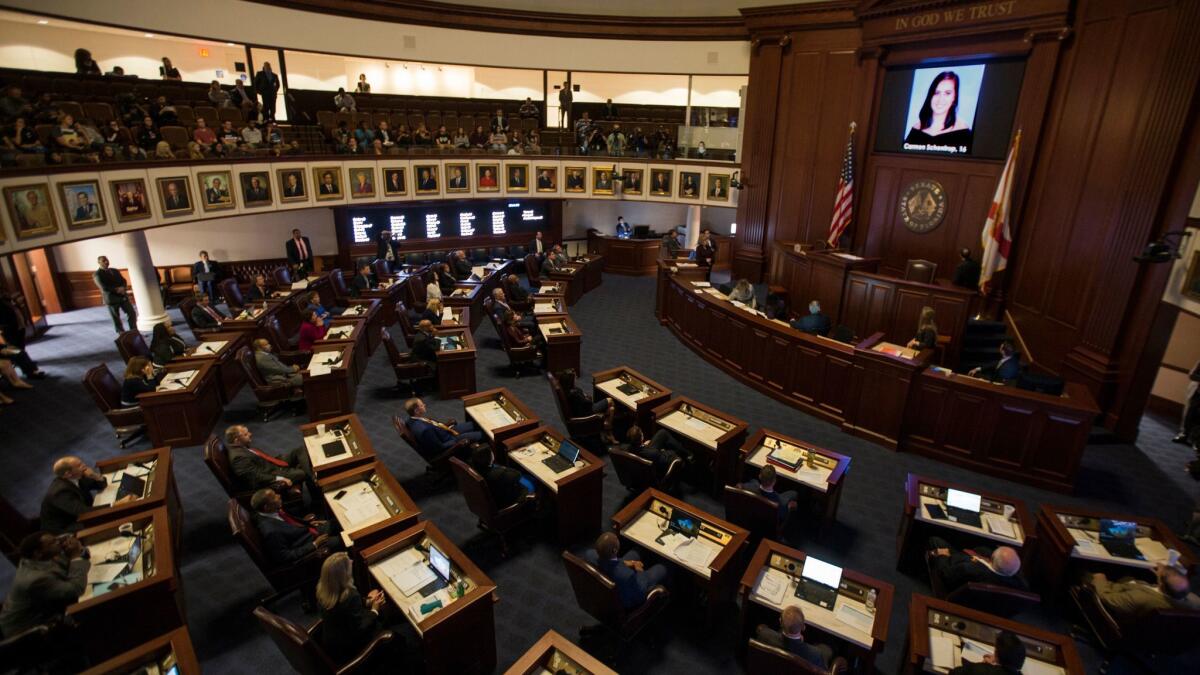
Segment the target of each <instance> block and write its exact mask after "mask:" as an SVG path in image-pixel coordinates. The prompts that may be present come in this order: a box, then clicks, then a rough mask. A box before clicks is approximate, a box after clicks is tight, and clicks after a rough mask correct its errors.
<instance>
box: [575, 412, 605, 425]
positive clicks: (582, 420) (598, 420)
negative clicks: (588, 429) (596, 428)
mask: <svg viewBox="0 0 1200 675" xmlns="http://www.w3.org/2000/svg"><path fill="white" fill-rule="evenodd" d="M569 421H570V422H571V424H604V415H603V414H601V413H592V414H591V415H588V416H587V417H572V418H570V420H569Z"/></svg>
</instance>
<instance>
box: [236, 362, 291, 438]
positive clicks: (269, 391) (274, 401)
mask: <svg viewBox="0 0 1200 675" xmlns="http://www.w3.org/2000/svg"><path fill="white" fill-rule="evenodd" d="M237 360H238V364H239V365H241V366H242V372H244V373H245V374H246V381H247V382H249V383H250V390H251V391H253V392H254V398H255V400H257V401H258V414H259V415H261V416H262V421H264V422H266V421H268V420H270V419H271V418H272V417H274V415H275V414H276V413H278V412H280V411H281V410H282V409H283V405H282V404H284V403H285V402H287V401H291V400H293V399H295V398H296V397H297V391H296V389H295V388H294V387H292V385H290V384H286V383H284V384H271V383H269V382H267V380H266V378H264V377H263V376H262V373H260V372H258V364H256V363H255V362H254V353H253V352H251V351H250V348H249V347H242V348H241V349H239V350H238V353H237Z"/></svg>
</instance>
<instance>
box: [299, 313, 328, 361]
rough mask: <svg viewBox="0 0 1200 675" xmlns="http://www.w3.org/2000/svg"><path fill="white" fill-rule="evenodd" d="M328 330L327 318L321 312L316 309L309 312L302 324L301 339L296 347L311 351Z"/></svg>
mask: <svg viewBox="0 0 1200 675" xmlns="http://www.w3.org/2000/svg"><path fill="white" fill-rule="evenodd" d="M328 330H329V327H328V325H327V323H326V320H325V319H323V318H322V317H321V315H320V314H318V313H317V312H316V311H315V310H314V311H311V312H309V313H308V314H306V315H305V321H304V323H302V324H300V341H299V342H298V343H297V344H296V349H298V350H300V351H302V352H311V351H312V348H313V343H314V342H316V341H318V340H320V339H321V338H323V337H325V333H326V332H327V331H328Z"/></svg>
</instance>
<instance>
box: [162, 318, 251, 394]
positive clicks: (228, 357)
mask: <svg viewBox="0 0 1200 675" xmlns="http://www.w3.org/2000/svg"><path fill="white" fill-rule="evenodd" d="M249 346H250V334H249V333H248V332H247V331H222V332H219V333H208V334H206V335H205V336H204V341H203V342H201V343H199V344H197V345H195V346H194V347H191V348H189V349H188V350H187V352H185V353H184V355H183V356H177V357H175V358H174V359H172V360H171V363H195V362H198V361H212V362H213V374H214V376H215V377H216V378H217V392H218V393H220V395H221V404H222V405H229V403H230V402H231V401H233V399H234V397H235V396H237V394H238V392H239V391H241V390H242V385H244V384H245V383H246V372H245V371H244V370H242V365H241V364H240V363H238V361H237V353H238V350H240V349H241V348H242V347H249Z"/></svg>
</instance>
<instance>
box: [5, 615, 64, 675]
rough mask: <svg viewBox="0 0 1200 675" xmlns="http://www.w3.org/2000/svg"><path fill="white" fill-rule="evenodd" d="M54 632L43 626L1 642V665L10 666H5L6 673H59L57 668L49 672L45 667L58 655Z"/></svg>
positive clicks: (29, 629)
mask: <svg viewBox="0 0 1200 675" xmlns="http://www.w3.org/2000/svg"><path fill="white" fill-rule="evenodd" d="M52 632H54V631H52V629H51V626H49V625H46V624H41V625H37V626H34V627H32V628H28V629H26V630H24V631H22V632H20V633H17V634H16V635H12V636H7V637H4V638H3V639H2V640H0V663H5V664H8V665H6V666H4V672H6V673H19V674H24V673H46V672H58V669H57V668H56V669H54V670H47V669H46V667H45V666H46V665H47V662H48V661H51V660H52V659H53V658H54V657H55V654H56V647H55V645H54V643H53V642H52V641H51V639H50V635H51V633H52ZM59 665H60V666H61V665H63V664H59ZM64 672H65V671H64Z"/></svg>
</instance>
